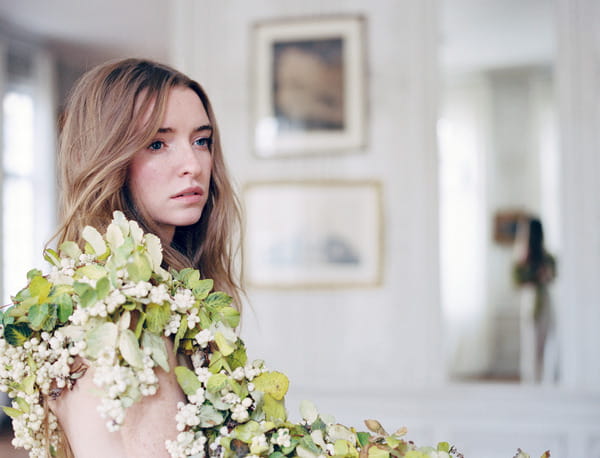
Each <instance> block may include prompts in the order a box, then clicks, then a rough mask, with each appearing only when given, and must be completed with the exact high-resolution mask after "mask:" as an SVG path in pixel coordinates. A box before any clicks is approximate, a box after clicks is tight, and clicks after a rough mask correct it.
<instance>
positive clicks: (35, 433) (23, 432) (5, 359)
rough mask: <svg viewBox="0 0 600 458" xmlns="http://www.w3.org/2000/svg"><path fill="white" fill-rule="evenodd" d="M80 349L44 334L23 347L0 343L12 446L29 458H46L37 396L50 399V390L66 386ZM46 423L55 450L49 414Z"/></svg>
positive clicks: (42, 411)
mask: <svg viewBox="0 0 600 458" xmlns="http://www.w3.org/2000/svg"><path fill="white" fill-rule="evenodd" d="M0 328H2V327H0ZM2 331H3V329H2ZM82 348H83V344H75V343H73V342H71V341H70V340H69V339H67V338H65V336H64V335H62V334H61V333H60V332H56V333H55V334H54V335H53V336H51V335H50V334H49V333H47V332H43V333H41V339H39V338H35V337H34V338H32V339H31V340H28V341H26V342H25V343H24V344H23V346H13V345H9V344H8V343H7V342H6V340H5V339H0V391H7V392H8V395H9V397H10V398H11V408H12V409H15V411H14V412H13V413H14V415H13V429H14V435H15V437H14V439H13V442H12V443H13V445H14V446H15V447H22V448H24V449H26V450H29V452H30V456H32V457H42V456H44V457H45V456H46V455H45V450H44V443H45V433H44V430H43V428H42V425H43V422H45V419H46V413H45V409H44V407H43V405H42V404H41V403H40V393H41V394H43V395H45V396H49V395H50V394H51V390H53V389H60V388H62V387H64V386H65V385H66V384H67V383H68V380H69V374H70V366H71V364H73V362H74V355H76V354H77V353H78V352H79V351H80V350H81V349H82ZM47 420H48V431H49V433H50V434H49V436H50V437H51V445H53V446H56V445H57V435H56V434H55V433H56V431H57V429H58V423H57V421H56V418H55V416H54V415H52V413H49V415H48V418H47Z"/></svg>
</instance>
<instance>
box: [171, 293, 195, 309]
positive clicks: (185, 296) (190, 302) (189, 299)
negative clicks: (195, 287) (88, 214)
mask: <svg viewBox="0 0 600 458" xmlns="http://www.w3.org/2000/svg"><path fill="white" fill-rule="evenodd" d="M195 302H196V298H195V297H194V295H193V294H192V292H191V291H190V290H189V289H179V290H178V291H177V292H176V293H175V296H173V303H172V304H171V310H173V311H174V312H179V313H184V312H187V311H188V310H189V309H191V308H192V307H193V306H194V304H195Z"/></svg>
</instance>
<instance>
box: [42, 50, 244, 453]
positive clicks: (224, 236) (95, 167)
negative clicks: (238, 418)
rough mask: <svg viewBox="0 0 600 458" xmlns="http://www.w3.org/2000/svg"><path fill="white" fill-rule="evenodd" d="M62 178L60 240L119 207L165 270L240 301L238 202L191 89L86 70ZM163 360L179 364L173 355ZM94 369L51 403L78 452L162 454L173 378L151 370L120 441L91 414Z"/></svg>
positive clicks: (132, 72)
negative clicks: (155, 382) (153, 376)
mask: <svg viewBox="0 0 600 458" xmlns="http://www.w3.org/2000/svg"><path fill="white" fill-rule="evenodd" d="M59 172H60V185H61V188H60V226H59V230H58V233H57V237H58V242H59V243H61V242H63V241H65V240H74V241H77V242H79V243H81V242H82V240H81V235H80V234H81V231H82V229H83V228H84V227H85V226H86V225H91V226H94V227H96V228H98V229H99V230H100V231H102V230H103V229H105V228H106V226H107V225H108V224H109V223H110V221H111V217H112V214H113V212H114V211H115V210H120V211H122V212H123V213H124V214H125V216H126V217H127V218H128V219H133V220H136V221H138V223H139V224H140V226H141V227H142V229H143V230H144V231H145V232H152V233H154V234H156V235H158V236H159V237H160V239H161V241H162V245H163V249H164V263H165V264H166V266H168V267H172V268H175V269H178V270H179V269H182V268H185V267H192V268H196V269H198V270H200V272H201V273H202V276H203V277H205V278H212V279H213V280H214V282H215V288H216V289H219V290H222V291H225V292H227V293H228V294H230V295H231V296H232V297H233V298H234V301H235V303H236V304H239V303H240V302H239V296H240V288H239V283H238V281H237V280H236V277H235V274H234V267H233V259H232V258H233V254H234V253H233V244H232V238H231V236H232V234H233V233H234V232H233V231H234V230H235V229H236V225H237V224H238V223H239V210H238V204H237V200H236V197H235V195H234V192H233V189H232V186H231V184H230V182H229V178H228V174H227V170H226V167H225V163H224V159H223V153H222V150H221V145H220V140H219V130H218V128H217V124H216V120H215V116H214V113H213V111H212V108H211V105H210V102H209V100H208V97H207V96H206V93H205V92H204V91H203V89H202V88H201V87H200V85H199V84H198V83H196V82H195V81H192V80H191V79H189V78H188V77H187V76H185V75H183V74H181V73H179V72H177V71H176V70H174V69H172V68H169V67H167V66H164V65H161V64H158V63H154V62H150V61H146V60H138V59H127V60H122V61H118V62H110V63H107V64H104V65H100V66H98V67H96V68H94V69H92V70H91V71H90V72H88V73H87V74H86V75H84V76H83V77H82V78H81V80H80V81H79V82H78V84H77V85H76V87H75V89H74V91H73V93H72V95H71V97H70V100H69V102H68V105H67V108H66V112H65V115H64V117H63V123H62V131H61V135H60V142H59ZM166 266H165V267H166ZM170 348H171V350H172V345H171V346H170ZM169 357H170V361H169V367H174V366H175V365H176V364H175V354H174V352H173V351H171V352H170V356H169ZM76 363H79V361H78V362H76ZM81 363H83V364H85V362H81ZM92 373H93V368H90V369H89V370H88V371H87V373H86V374H85V375H84V376H83V377H82V378H81V379H79V380H78V381H77V383H76V385H75V386H74V387H73V390H70V391H68V390H64V391H63V392H62V393H61V395H60V396H58V397H57V399H56V400H49V406H50V408H51V409H52V411H53V412H54V413H55V414H56V416H57V417H58V420H59V423H60V425H61V428H62V430H63V431H64V433H65V436H66V439H67V440H68V443H69V445H70V448H71V450H72V452H73V454H74V455H75V456H76V457H77V458H81V457H88V456H89V457H96V456H111V457H130V456H144V457H155V456H156V457H159V456H160V457H162V456H168V454H167V452H166V450H165V447H164V443H165V440H166V439H172V438H174V436H175V435H176V434H177V431H176V429H175V420H174V417H175V413H176V405H177V402H178V401H181V400H183V399H184V395H183V392H182V391H181V389H180V388H179V386H178V384H177V381H176V380H175V377H174V375H173V372H172V371H171V372H170V373H166V372H164V371H163V370H162V369H160V368H158V369H157V375H158V378H159V390H158V392H157V394H156V395H154V396H146V397H144V398H143V399H142V400H141V401H140V402H138V403H136V404H135V405H134V406H132V407H130V408H129V409H128V410H127V416H126V419H125V423H124V425H123V427H122V428H121V430H120V431H119V432H117V433H110V432H108V431H107V429H106V427H105V425H104V422H103V420H102V419H101V418H100V417H99V415H98V414H97V412H96V410H95V407H96V405H97V399H96V398H95V397H94V396H93V395H92V394H91V392H93V389H94V385H93V381H92V379H93V376H92Z"/></svg>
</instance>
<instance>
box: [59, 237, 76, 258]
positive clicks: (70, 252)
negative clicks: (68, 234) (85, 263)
mask: <svg viewBox="0 0 600 458" xmlns="http://www.w3.org/2000/svg"><path fill="white" fill-rule="evenodd" d="M58 249H59V250H60V252H61V254H65V255H67V256H68V257H69V258H71V259H74V260H78V259H79V256H81V249H80V248H79V245H77V244H76V243H75V242H71V241H66V242H63V243H61V244H60V246H59V247H58Z"/></svg>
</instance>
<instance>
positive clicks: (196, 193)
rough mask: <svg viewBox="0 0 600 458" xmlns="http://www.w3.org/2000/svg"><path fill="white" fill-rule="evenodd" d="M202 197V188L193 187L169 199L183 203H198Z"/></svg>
mask: <svg viewBox="0 0 600 458" xmlns="http://www.w3.org/2000/svg"><path fill="white" fill-rule="evenodd" d="M203 196H204V191H203V190H202V188H200V187H197V186H194V187H192V188H186V189H183V190H182V191H180V192H178V193H177V194H174V195H173V196H171V199H175V200H178V201H183V202H187V203H193V202H200V201H201V200H202V198H203Z"/></svg>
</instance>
